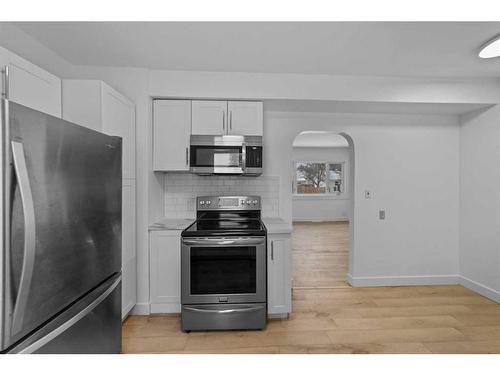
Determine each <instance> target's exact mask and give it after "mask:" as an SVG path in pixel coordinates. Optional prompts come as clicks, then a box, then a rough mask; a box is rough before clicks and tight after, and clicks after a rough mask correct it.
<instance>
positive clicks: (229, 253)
mask: <svg viewBox="0 0 500 375" xmlns="http://www.w3.org/2000/svg"><path fill="white" fill-rule="evenodd" d="M181 245H182V246H181V252H182V253H181V289H182V291H181V292H182V296H181V302H182V304H217V303H233V304H234V303H247V302H262V303H264V302H266V272H267V271H266V238H265V237H235V238H230V237H225V238H220V237H219V238H217V237H214V238H183V239H182V242H181Z"/></svg>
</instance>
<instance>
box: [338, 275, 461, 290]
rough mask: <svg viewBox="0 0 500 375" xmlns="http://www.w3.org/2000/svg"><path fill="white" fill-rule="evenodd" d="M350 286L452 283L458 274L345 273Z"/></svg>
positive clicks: (455, 280)
mask: <svg viewBox="0 0 500 375" xmlns="http://www.w3.org/2000/svg"><path fill="white" fill-rule="evenodd" d="M346 281H347V282H348V283H349V284H350V285H351V286H355V287H363V286H405V285H453V284H460V277H459V276H458V275H430V276H429V275H425V276H376V277H353V276H352V275H350V274H349V275H347V280H346Z"/></svg>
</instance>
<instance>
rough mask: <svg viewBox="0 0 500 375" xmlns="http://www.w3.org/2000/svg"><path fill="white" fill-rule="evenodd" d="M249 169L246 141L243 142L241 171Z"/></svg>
mask: <svg viewBox="0 0 500 375" xmlns="http://www.w3.org/2000/svg"><path fill="white" fill-rule="evenodd" d="M246 169H247V147H246V145H245V142H243V143H242V144H241V171H242V172H243V173H245V172H246Z"/></svg>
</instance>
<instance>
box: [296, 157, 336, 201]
mask: <svg viewBox="0 0 500 375" xmlns="http://www.w3.org/2000/svg"><path fill="white" fill-rule="evenodd" d="M294 186H295V189H294V193H295V194H341V193H343V192H344V163H343V162H307V161H298V162H295V184H294Z"/></svg>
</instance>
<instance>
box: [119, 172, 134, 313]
mask: <svg viewBox="0 0 500 375" xmlns="http://www.w3.org/2000/svg"><path fill="white" fill-rule="evenodd" d="M135 201H136V198H135V180H134V179H126V180H123V185H122V318H124V317H125V316H126V315H127V314H128V313H129V312H130V310H132V308H133V307H134V306H135V304H136V303H137V265H136V264H137V251H136V234H135V233H136V225H135V224H136V223H135V215H136V209H135Z"/></svg>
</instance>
